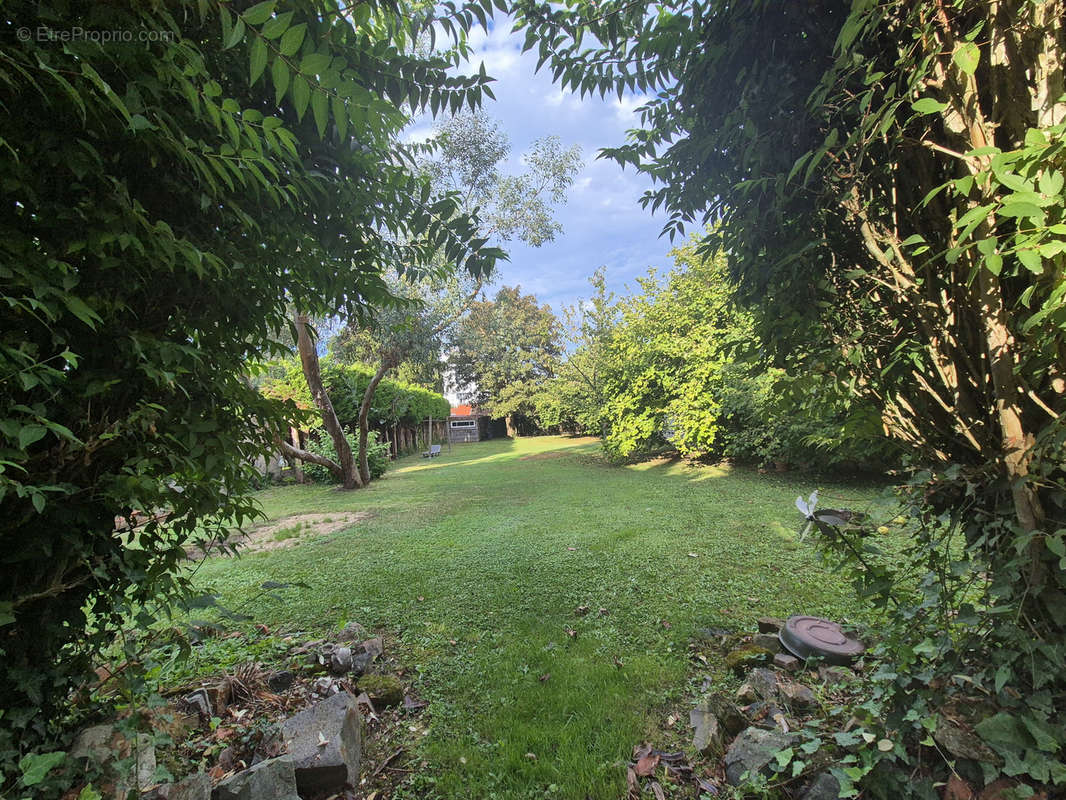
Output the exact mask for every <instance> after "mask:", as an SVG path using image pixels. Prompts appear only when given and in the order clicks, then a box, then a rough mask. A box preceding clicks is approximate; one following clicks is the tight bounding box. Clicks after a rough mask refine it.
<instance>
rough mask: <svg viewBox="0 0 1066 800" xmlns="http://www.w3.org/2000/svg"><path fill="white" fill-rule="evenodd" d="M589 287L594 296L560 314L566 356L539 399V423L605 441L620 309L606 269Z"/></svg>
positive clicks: (600, 269)
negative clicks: (605, 413) (571, 428)
mask: <svg viewBox="0 0 1066 800" xmlns="http://www.w3.org/2000/svg"><path fill="white" fill-rule="evenodd" d="M589 284H590V285H591V286H592V290H593V291H592V295H591V296H590V297H589V298H588V299H587V300H578V301H577V302H576V303H574V304H573V305H570V306H567V307H565V308H564V309H563V323H562V326H561V331H562V340H563V349H564V350H565V351H566V356H565V357H564V358H562V359H561V360H560V361H559V364H558V367H557V371H556V375H555V378H554V379H553V380H552V381H551V382H549V383H548V384H546V385H545V387H544V390H543V391H542V392H541V393H540V394H539V395H538V397H537V400H536V406H537V418H538V420H539V421H540V423H541V425H542V426H543V427H553V426H566V425H572V426H574V427H576V428H578V429H580V430H583V431H588V432H596V433H598V434H599V435H600V437H601V438H606V435H607V425H606V420H605V419H604V417H603V409H604V406H605V404H606V391H605V389H606V384H605V379H606V375H607V370H608V359H609V358H610V343H611V336H612V334H613V333H614V329H615V325H616V323H617V320H618V306H617V304H616V303H615V299H614V293H613V292H611V291H609V290H608V289H607V272H606V269H605V268H604V267H600V268H599V269H597V270H596V271H595V272H594V273H593V274H592V275H591V277H589Z"/></svg>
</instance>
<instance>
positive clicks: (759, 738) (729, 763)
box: [725, 727, 793, 786]
mask: <svg viewBox="0 0 1066 800" xmlns="http://www.w3.org/2000/svg"><path fill="white" fill-rule="evenodd" d="M792 741H793V737H792V736H789V735H788V734H785V733H781V732H780V731H768V730H763V729H762V728H754V727H752V728H748V729H746V730H745V731H743V732H742V733H741V734H740V736H738V737H737V738H736V739H734V740H733V744H731V745H730V746H729V750H727V751H726V754H725V777H726V780H727V781H729V783H730V784H732V785H733V786H740V785H741V783H742V782H743V779H744V775H745V774H751V775H756V774H758V773H764V774H770V773H771V770H769V769H767V767H768V766H769V765H770V764H773V763H776V762H775V759H774V754H775V753H777V751H778V750H784V749H785V748H786V747H788V746H789V745H790V744H791V743H792Z"/></svg>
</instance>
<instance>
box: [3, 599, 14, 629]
mask: <svg viewBox="0 0 1066 800" xmlns="http://www.w3.org/2000/svg"><path fill="white" fill-rule="evenodd" d="M14 621H15V604H14V603H12V602H10V601H4V602H0V627H3V626H4V625H10V624H11V623H12V622H14Z"/></svg>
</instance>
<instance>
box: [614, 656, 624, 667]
mask: <svg viewBox="0 0 1066 800" xmlns="http://www.w3.org/2000/svg"><path fill="white" fill-rule="evenodd" d="M614 665H615V666H616V667H618V668H619V669H621V668H622V659H620V658H619V657H618V656H615V657H614Z"/></svg>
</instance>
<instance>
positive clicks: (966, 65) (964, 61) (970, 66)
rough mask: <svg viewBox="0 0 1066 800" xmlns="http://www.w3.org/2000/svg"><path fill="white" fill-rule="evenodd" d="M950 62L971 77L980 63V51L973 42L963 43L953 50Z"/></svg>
mask: <svg viewBox="0 0 1066 800" xmlns="http://www.w3.org/2000/svg"><path fill="white" fill-rule="evenodd" d="M951 60H952V61H954V62H955V65H956V66H957V67H958V68H959V69H961V70H962V71H963V72H965V73H966V74H967V75H973V74H974V73H975V72H976V71H977V65H978V64H979V63H980V62H981V50H980V48H978V47H977V45H975V44H974V43H973V42H964V43H963V44H961V45H959V46H958V47H956V48H955V52H954V53H952V54H951Z"/></svg>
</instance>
